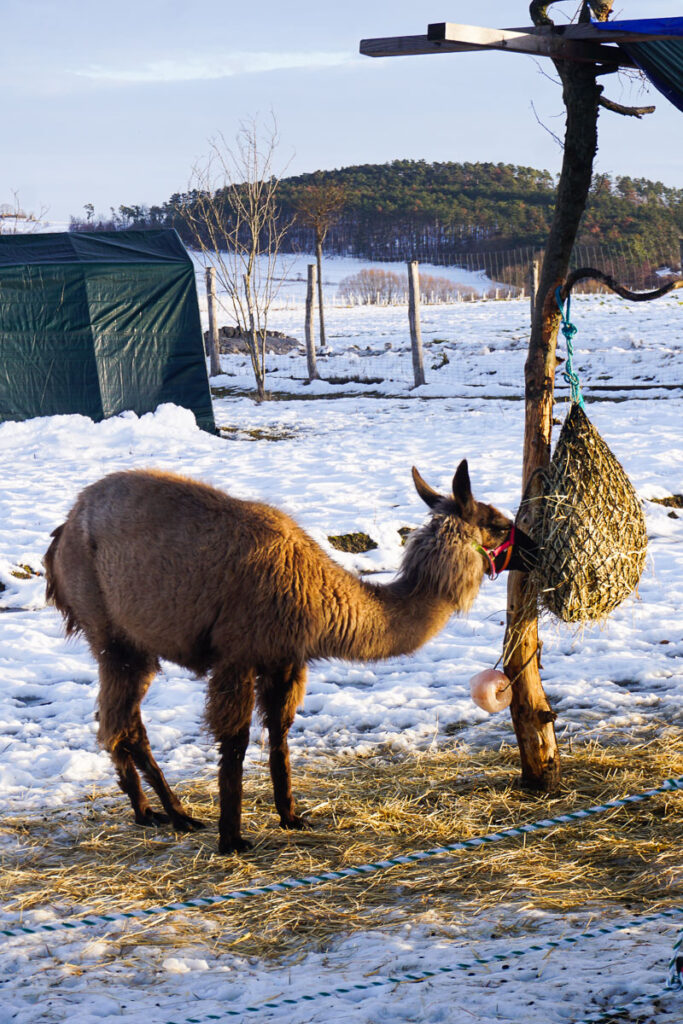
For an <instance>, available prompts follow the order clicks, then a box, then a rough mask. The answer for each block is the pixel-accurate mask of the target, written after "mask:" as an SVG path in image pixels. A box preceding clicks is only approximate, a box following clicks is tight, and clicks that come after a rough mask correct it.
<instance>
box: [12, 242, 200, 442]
mask: <svg viewBox="0 0 683 1024" xmlns="http://www.w3.org/2000/svg"><path fill="white" fill-rule="evenodd" d="M163 402H173V403H175V404H176V405H180V406H184V407H185V408H186V409H191V410H192V412H193V413H194V415H195V418H196V420H197V423H198V425H199V426H200V427H202V428H203V429H204V430H209V431H212V432H215V430H216V427H215V423H214V418H213V409H212V406H211V394H210V391H209V380H208V376H207V372H206V361H205V357H204V342H203V336H202V329H201V322H200V319H199V305H198V302H197V289H196V285H195V275H194V267H193V265H192V261H191V259H190V257H189V256H188V254H187V252H186V250H185V248H184V246H183V244H182V242H181V241H180V238H179V237H178V235H177V233H176V232H175V231H170V230H167V229H163V230H158V231H98V232H93V233H87V234H85V233H84V234H76V233H66V232H64V233H58V234H57V233H53V234H36V235H0V420H23V419H28V418H30V417H32V416H54V415H57V414H60V413H82V414H83V415H85V416H90V417H91V418H92V419H93V420H101V419H104V418H105V417H107V416H115V415H116V414H117V413H120V412H123V411H124V410H126V409H132V410H133V411H134V412H136V413H138V414H139V415H142V414H143V413H146V412H152V411H153V410H154V409H156V408H157V406H158V405H161V404H162V403H163Z"/></svg>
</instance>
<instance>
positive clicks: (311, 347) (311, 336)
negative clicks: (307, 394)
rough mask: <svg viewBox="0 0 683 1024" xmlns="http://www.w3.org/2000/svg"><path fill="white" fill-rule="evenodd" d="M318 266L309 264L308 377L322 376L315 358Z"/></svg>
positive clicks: (307, 300) (307, 318) (311, 378)
mask: <svg viewBox="0 0 683 1024" xmlns="http://www.w3.org/2000/svg"><path fill="white" fill-rule="evenodd" d="M317 277H318V268H317V267H316V265H315V263H309V264H308V284H307V287H306V327H305V330H306V359H307V361H308V379H309V380H316V379H318V378H319V377H320V374H319V373H318V367H317V365H316V358H315V288H316V281H317Z"/></svg>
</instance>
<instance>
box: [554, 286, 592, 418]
mask: <svg viewBox="0 0 683 1024" xmlns="http://www.w3.org/2000/svg"><path fill="white" fill-rule="evenodd" d="M555 299H556V301H557V305H558V306H559V309H560V315H561V317H562V333H563V334H564V339H565V341H566V343H567V362H566V365H565V368H564V370H563V371H562V376H563V377H564V379H565V380H566V382H567V384H569V387H570V388H571V399H572V402H576V403H577V405H580V406H581V408H582V409H584V408H585V406H584V404H583V395H582V394H581V382H580V380H579V375H578V373H577V372H576V370H575V369H574V345H573V343H572V342H573V338H574V335H575V334H576V333H577V330H578V328H577V327H576V326H575V325H574V324H573V323H572V322H571V320H570V319H569V316H570V312H571V301H572V297H571V294H569V295H568V296H567V312H566V314H565V311H564V307H563V305H562V293H561V291H560V289H559V288H557V290H556V291H555Z"/></svg>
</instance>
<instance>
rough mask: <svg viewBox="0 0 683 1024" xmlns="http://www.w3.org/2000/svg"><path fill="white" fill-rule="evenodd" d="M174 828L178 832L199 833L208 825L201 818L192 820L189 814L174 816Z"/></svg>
mask: <svg viewBox="0 0 683 1024" xmlns="http://www.w3.org/2000/svg"><path fill="white" fill-rule="evenodd" d="M173 828H174V829H175V830H176V832H199V831H200V830H201V829H203V828H206V825H205V824H204V822H203V821H200V820H199V818H192V817H190V815H189V814H182V815H180V814H178V815H174V816H173Z"/></svg>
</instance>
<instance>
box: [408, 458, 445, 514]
mask: <svg viewBox="0 0 683 1024" xmlns="http://www.w3.org/2000/svg"><path fill="white" fill-rule="evenodd" d="M413 482H414V483H415V490H416V491H417V493H418V494H419V495H420V497H421V498H422V500H423V501H424V502H425V503H426V504H427V505H429V507H430V508H434V506H435V505H438V503H439V502H440V501H443V500H444V499H443V495H442V494H439V493H438V491H435V490H434V489H433V488H432V487H430V486H429V484H428V483H427V482H426V481H425V480H423V479H422V477H421V476H420V474H419V473H418V471H417V470H416V469H415V466H413Z"/></svg>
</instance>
